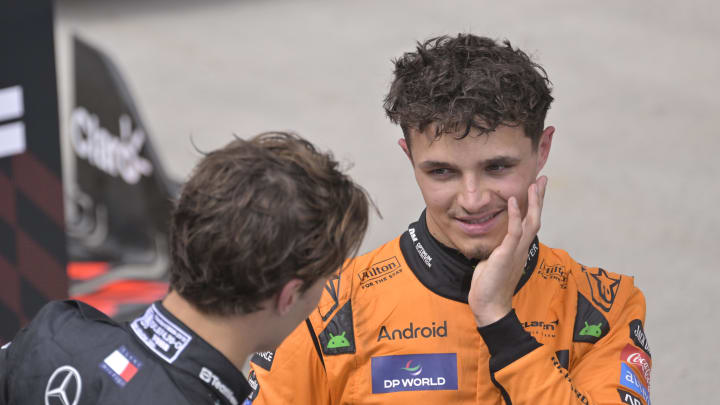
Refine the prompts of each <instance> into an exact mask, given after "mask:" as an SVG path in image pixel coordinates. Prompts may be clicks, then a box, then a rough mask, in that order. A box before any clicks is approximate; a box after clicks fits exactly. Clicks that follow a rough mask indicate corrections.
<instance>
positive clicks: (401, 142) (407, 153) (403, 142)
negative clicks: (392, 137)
mask: <svg viewBox="0 0 720 405" xmlns="http://www.w3.org/2000/svg"><path fill="white" fill-rule="evenodd" d="M398 145H400V149H402V150H403V152H405V156H407V158H408V159H410V163H412V154H411V153H410V148H409V147H408V144H407V141H406V140H405V138H400V139H398Z"/></svg>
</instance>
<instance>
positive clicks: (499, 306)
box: [468, 176, 547, 327]
mask: <svg viewBox="0 0 720 405" xmlns="http://www.w3.org/2000/svg"><path fill="white" fill-rule="evenodd" d="M546 186H547V177H545V176H541V177H539V178H538V179H537V180H536V181H535V183H533V184H531V185H530V187H528V209H527V215H525V219H523V218H522V214H521V213H520V208H519V207H518V203H517V199H516V198H515V197H510V199H509V200H508V233H507V235H505V238H504V239H503V241H502V243H500V246H498V247H497V248H495V250H493V252H492V254H490V257H489V258H488V259H487V260H485V261H482V262H480V263H478V265H477V266H476V267H475V272H474V273H473V278H472V283H471V284H470V293H469V294H468V303H469V304H470V309H471V310H472V312H473V314H474V315H475V321H476V322H477V325H478V326H479V327H483V326H486V325H489V324H491V323H493V322H495V321H498V320H499V319H500V318H502V317H504V316H505V315H507V314H508V313H509V312H510V311H511V310H512V297H513V293H514V292H515V287H516V286H517V283H518V281H520V277H521V276H522V274H523V269H524V267H525V262H526V261H527V256H528V249H529V248H530V243H532V241H533V239H534V238H535V235H536V234H537V232H538V230H540V213H541V212H542V205H543V199H544V198H545V187H546Z"/></svg>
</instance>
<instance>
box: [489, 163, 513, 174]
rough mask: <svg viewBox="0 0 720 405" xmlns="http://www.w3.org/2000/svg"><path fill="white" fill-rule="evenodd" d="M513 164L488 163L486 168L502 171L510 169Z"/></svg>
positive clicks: (491, 170)
mask: <svg viewBox="0 0 720 405" xmlns="http://www.w3.org/2000/svg"><path fill="white" fill-rule="evenodd" d="M511 167H512V166H511V165H503V164H491V165H488V166H487V167H486V168H485V170H487V171H488V172H491V173H502V172H504V171H506V170H508V169H510V168H511Z"/></svg>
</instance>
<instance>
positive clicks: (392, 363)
mask: <svg viewBox="0 0 720 405" xmlns="http://www.w3.org/2000/svg"><path fill="white" fill-rule="evenodd" d="M371 368H372V392H373V394H385V393H388V392H398V391H440V390H447V391H451V390H457V388H458V381H457V354H456V353H433V354H408V355H399V356H380V357H373V358H372V359H371Z"/></svg>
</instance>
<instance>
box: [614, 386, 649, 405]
mask: <svg viewBox="0 0 720 405" xmlns="http://www.w3.org/2000/svg"><path fill="white" fill-rule="evenodd" d="M618 394H620V400H621V401H623V402H624V403H626V404H628V405H643V403H642V401H641V400H640V398H638V397H636V396H635V395H633V394H631V393H629V392H627V391H625V390H621V389H620V388H618Z"/></svg>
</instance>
